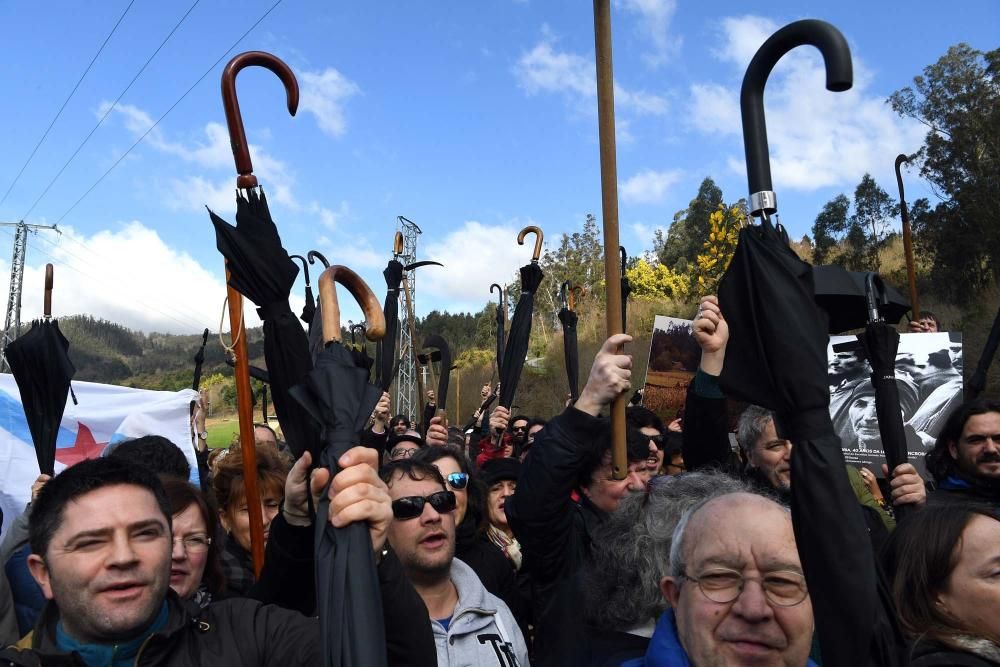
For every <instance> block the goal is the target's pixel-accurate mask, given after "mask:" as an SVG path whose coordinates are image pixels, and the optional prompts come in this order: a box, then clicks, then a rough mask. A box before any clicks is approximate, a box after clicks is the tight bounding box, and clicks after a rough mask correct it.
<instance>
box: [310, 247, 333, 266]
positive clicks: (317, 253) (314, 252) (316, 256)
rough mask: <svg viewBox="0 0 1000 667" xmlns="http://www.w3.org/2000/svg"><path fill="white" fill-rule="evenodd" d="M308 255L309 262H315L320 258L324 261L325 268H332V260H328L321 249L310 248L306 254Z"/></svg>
mask: <svg viewBox="0 0 1000 667" xmlns="http://www.w3.org/2000/svg"><path fill="white" fill-rule="evenodd" d="M306 257H308V258H309V263H310V264H315V263H316V260H317V259H318V260H319V261H320V262H322V264H323V268H326V269H329V268H330V260H328V259H327V258H326V257H324V256H323V253H321V252H320V251H319V250H310V251H309V252H308V253H307V254H306Z"/></svg>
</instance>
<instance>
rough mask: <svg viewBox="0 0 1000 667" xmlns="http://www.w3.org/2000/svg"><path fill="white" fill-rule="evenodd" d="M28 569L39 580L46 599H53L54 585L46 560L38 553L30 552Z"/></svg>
mask: <svg viewBox="0 0 1000 667" xmlns="http://www.w3.org/2000/svg"><path fill="white" fill-rule="evenodd" d="M28 571H30V572H31V576H32V577H34V578H35V581H37V582H38V585H39V586H40V587H41V589H42V593H43V594H44V595H45V599H46V600H51V599H52V585H51V583H50V581H49V568H48V566H47V565H46V564H45V560H44V559H43V558H42V557H41V556H39V555H38V554H30V555H29V556H28Z"/></svg>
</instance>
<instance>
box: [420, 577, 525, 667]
mask: <svg viewBox="0 0 1000 667" xmlns="http://www.w3.org/2000/svg"><path fill="white" fill-rule="evenodd" d="M450 576H451V581H452V583H453V584H455V588H456V589H457V590H458V604H456V605H455V613H454V614H452V616H451V620H450V622H449V624H448V629H447V630H445V629H444V626H443V625H442V624H441V623H440V622H438V621H437V620H434V619H431V629H432V630H433V631H434V643H435V644H437V663H438V667H458V666H459V665H461V666H462V667H466V666H469V667H530V665H529V664H528V647H527V646H526V645H525V643H524V637H522V636H521V630H520V629H519V628H518V626H517V621H515V620H514V615H513V614H511V613H510V609H508V608H507V605H506V604H504V603H503V601H502V600H501V599H500V598H498V597H496V596H495V595H493V594H492V593H490V592H489V591H487V590H486V588H484V587H483V582H481V581H480V580H479V577H478V576H476V573H475V572H474V571H473V570H472V568H471V567H469V566H468V565H466V564H465V563H463V562H462V561H460V560H459V559H457V558H456V559H454V560H453V561H452V562H451V575H450Z"/></svg>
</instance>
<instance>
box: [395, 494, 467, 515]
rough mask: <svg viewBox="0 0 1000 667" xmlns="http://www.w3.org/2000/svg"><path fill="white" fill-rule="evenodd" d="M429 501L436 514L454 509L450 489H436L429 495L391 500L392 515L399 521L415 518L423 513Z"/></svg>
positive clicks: (453, 497)
mask: <svg viewBox="0 0 1000 667" xmlns="http://www.w3.org/2000/svg"><path fill="white" fill-rule="evenodd" d="M427 503H430V505H431V507H433V508H434V511H435V512H437V513H438V514H447V513H448V512H453V511H454V510H455V494H454V493H452V492H451V491H438V492H437V493H432V494H431V495H429V496H406V497H405V498H397V499H396V500H393V501H392V515H393V516H394V517H396V518H397V519H399V520H400V521H406V520H407V519H416V518H417V517H418V516H420V515H421V514H423V512H424V505H425V504H427Z"/></svg>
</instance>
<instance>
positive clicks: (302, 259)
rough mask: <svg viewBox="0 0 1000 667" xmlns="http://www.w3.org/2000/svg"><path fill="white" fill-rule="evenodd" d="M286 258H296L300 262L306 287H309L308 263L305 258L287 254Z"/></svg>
mask: <svg viewBox="0 0 1000 667" xmlns="http://www.w3.org/2000/svg"><path fill="white" fill-rule="evenodd" d="M288 259H297V260H299V261H300V262H302V273H304V274H305V277H306V287H309V263H308V262H307V261H306V258H305V257H303V256H302V255H289V256H288Z"/></svg>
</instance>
